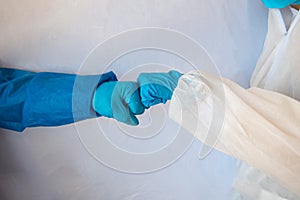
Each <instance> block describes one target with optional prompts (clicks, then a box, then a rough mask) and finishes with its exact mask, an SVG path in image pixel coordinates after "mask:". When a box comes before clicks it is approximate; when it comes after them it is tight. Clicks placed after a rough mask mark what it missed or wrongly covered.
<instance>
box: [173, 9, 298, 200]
mask: <svg viewBox="0 0 300 200" xmlns="http://www.w3.org/2000/svg"><path fill="white" fill-rule="evenodd" d="M293 16H294V19H293V21H292V22H291V23H290V24H289V23H286V24H284V21H286V22H288V20H286V19H288V18H285V20H284V18H283V17H282V15H281V11H280V10H278V9H270V11H269V29H268V34H267V37H266V40H265V46H264V49H263V52H262V54H261V57H260V58H259V61H258V63H257V67H256V69H255V71H254V73H253V76H252V80H251V86H252V87H251V88H250V89H244V88H242V87H240V86H239V85H238V84H236V83H234V82H232V81H230V80H227V79H225V78H217V77H216V76H213V75H210V74H206V73H203V72H199V71H195V72H190V73H188V74H185V75H183V76H182V77H181V78H180V80H179V82H178V86H177V88H176V89H175V91H174V94H173V97H172V100H171V104H170V109H169V115H170V117H171V118H172V119H174V120H175V121H177V122H178V123H180V124H181V125H182V126H183V127H184V128H186V129H187V130H189V131H190V132H191V133H192V134H194V135H195V137H196V138H198V139H199V140H200V141H202V142H203V143H205V144H207V145H209V146H213V147H214V148H216V149H218V150H220V151H222V152H224V153H226V154H229V155H231V156H233V157H236V158H238V159H240V160H243V161H246V162H247V163H248V164H250V165H251V166H253V167H255V168H257V169H259V170H261V171H262V172H264V173H265V174H267V175H268V176H270V177H272V178H273V179H275V180H276V181H278V183H279V184H281V185H282V186H284V187H285V188H286V189H288V190H289V191H291V192H292V193H294V194H297V195H299V196H300V102H299V101H298V100H300V85H299V84H300V22H299V14H298V13H296V12H295V13H294V15H293ZM291 19H292V18H291ZM285 25H286V26H285ZM285 27H288V28H289V29H288V30H287V29H286V28H285ZM297 53H298V54H299V55H297ZM220 86H222V87H223V88H221V89H220ZM274 91H275V92H274ZM224 94H225V96H224ZM287 95H288V96H287ZM289 96H290V97H289ZM291 97H293V98H291ZM295 99H298V100H295ZM217 104H218V105H217ZM222 104H223V106H222ZM220 105H221V106H220ZM216 113H220V114H219V115H216ZM222 113H225V114H224V116H223V115H222ZM220 121H221V122H222V124H221V125H222V126H219V125H218V123H219V122H220ZM218 126H219V127H221V129H220V130H219V129H218ZM209 130H213V131H212V132H209ZM214 130H216V132H214ZM208 133H209V134H215V135H218V136H219V137H215V138H218V140H217V142H216V143H214V141H211V140H209V139H208V138H207V135H208Z"/></svg>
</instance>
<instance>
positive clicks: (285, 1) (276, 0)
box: [262, 0, 300, 8]
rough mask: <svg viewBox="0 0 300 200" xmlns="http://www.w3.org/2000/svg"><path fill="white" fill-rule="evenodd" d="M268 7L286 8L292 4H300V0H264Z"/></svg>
mask: <svg viewBox="0 0 300 200" xmlns="http://www.w3.org/2000/svg"><path fill="white" fill-rule="evenodd" d="M262 2H263V3H264V4H265V6H266V7H268V8H284V7H286V6H288V5H290V4H300V0H262Z"/></svg>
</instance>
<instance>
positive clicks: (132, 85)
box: [123, 81, 145, 115]
mask: <svg viewBox="0 0 300 200" xmlns="http://www.w3.org/2000/svg"><path fill="white" fill-rule="evenodd" d="M123 95H124V96H123V98H124V100H125V103H127V105H128V107H129V109H130V111H131V112H132V113H133V114H134V115H140V114H143V113H144V111H145V108H144V106H143V104H142V102H141V97H140V92H139V88H138V83H137V82H129V81H128V82H126V88H123Z"/></svg>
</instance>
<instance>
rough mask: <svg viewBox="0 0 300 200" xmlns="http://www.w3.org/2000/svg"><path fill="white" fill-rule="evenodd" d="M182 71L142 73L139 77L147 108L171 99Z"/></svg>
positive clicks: (141, 94)
mask: <svg viewBox="0 0 300 200" xmlns="http://www.w3.org/2000/svg"><path fill="white" fill-rule="evenodd" d="M181 75H182V74H181V73H179V72H178V71H175V70H172V71H169V72H168V73H141V74H140V75H139V77H138V83H139V85H140V96H141V102H142V104H143V105H144V107H145V108H149V107H151V106H153V105H156V104H159V103H166V102H167V100H170V99H171V97H172V94H173V91H174V89H175V87H176V86H177V83H178V79H179V78H180V77H181Z"/></svg>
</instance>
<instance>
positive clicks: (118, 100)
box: [93, 81, 145, 125]
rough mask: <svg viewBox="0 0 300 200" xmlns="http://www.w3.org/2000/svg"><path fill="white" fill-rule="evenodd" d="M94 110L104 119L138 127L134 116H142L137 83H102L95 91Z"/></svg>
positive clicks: (142, 110)
mask: <svg viewBox="0 0 300 200" xmlns="http://www.w3.org/2000/svg"><path fill="white" fill-rule="evenodd" d="M93 108H94V110H95V111H96V112H97V113H98V114H100V115H102V116H105V117H109V118H114V119H116V120H118V121H120V122H123V123H126V124H128V125H138V124H139V121H138V119H137V118H136V117H135V115H139V114H142V113H143V112H144V110H145V109H144V107H143V105H142V103H141V99H140V95H139V90H138V83H137V82H118V81H110V82H105V83H102V84H101V85H100V86H99V87H98V88H97V89H96V91H95V93H94V98H93Z"/></svg>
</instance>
